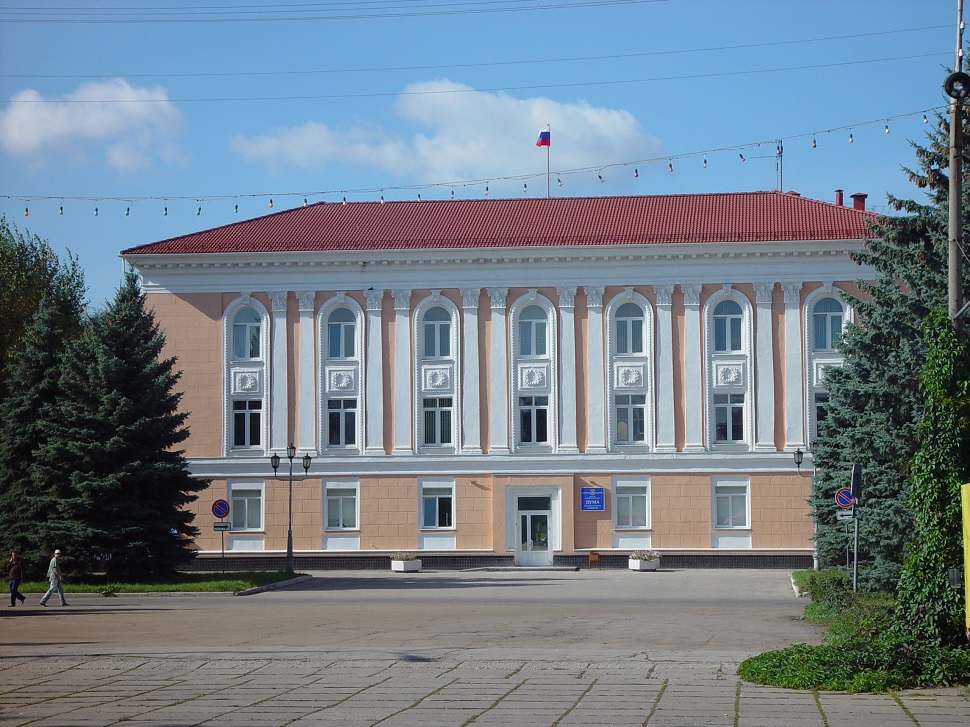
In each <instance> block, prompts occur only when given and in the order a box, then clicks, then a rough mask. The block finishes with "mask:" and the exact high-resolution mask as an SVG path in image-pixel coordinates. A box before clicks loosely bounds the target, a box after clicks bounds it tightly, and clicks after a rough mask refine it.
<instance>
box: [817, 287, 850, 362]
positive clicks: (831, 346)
mask: <svg viewBox="0 0 970 727" xmlns="http://www.w3.org/2000/svg"><path fill="white" fill-rule="evenodd" d="M844 317H845V311H844V310H843V308H842V303H840V302H839V301H838V300H836V299H835V298H822V299H821V300H819V301H818V302H817V303H816V304H815V306H814V308H812V349H813V350H814V351H834V350H836V346H837V344H838V342H839V339H840V338H841V337H842V321H843V319H844Z"/></svg>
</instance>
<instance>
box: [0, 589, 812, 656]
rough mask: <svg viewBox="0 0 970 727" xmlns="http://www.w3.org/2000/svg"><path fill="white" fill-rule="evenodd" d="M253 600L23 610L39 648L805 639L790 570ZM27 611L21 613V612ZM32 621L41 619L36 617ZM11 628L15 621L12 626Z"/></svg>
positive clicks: (279, 648) (662, 647) (759, 644)
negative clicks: (789, 576) (791, 583)
mask: <svg viewBox="0 0 970 727" xmlns="http://www.w3.org/2000/svg"><path fill="white" fill-rule="evenodd" d="M314 575H315V577H314V578H313V579H312V580H310V581H307V582H305V583H301V584H297V585H294V586H291V587H289V588H286V589H283V590H278V591H268V592H265V593H260V594H257V595H252V596H240V597H228V596H225V595H198V596H162V595H158V596H151V595H137V596H130V595H121V596H119V597H117V598H105V597H102V596H95V595H86V596H85V595H78V596H71V598H70V601H71V605H70V606H69V607H67V608H61V607H59V606H56V605H53V604H54V603H56V599H52V601H51V605H48V607H47V608H46V609H41V608H40V607H38V606H37V599H36V597H32V598H31V600H30V601H29V602H28V603H27V604H26V606H25V607H24V608H23V609H21V608H20V607H18V608H17V609H9V610H8V611H7V612H6V613H3V614H2V615H4V616H13V615H16V616H18V617H19V618H17V633H18V638H17V641H18V642H19V644H18V646H19V648H21V649H25V650H26V651H27V653H31V652H37V653H48V654H49V653H72V654H73V653H125V652H137V653H142V654H156V653H179V652H186V651H199V650H204V651H206V652H218V653H232V652H234V651H252V650H258V651H260V652H287V651H292V652H300V651H305V652H316V653H319V652H327V653H330V654H336V653H345V654H349V653H355V652H359V653H366V654H368V655H371V656H373V655H381V654H386V655H400V654H402V653H407V654H410V655H412V657H415V658H417V657H421V656H423V657H431V656H440V655H441V654H444V653H448V654H454V653H456V652H461V654H462V658H465V659H473V658H476V657H480V658H486V659H488V658H495V657H496V656H505V655H509V654H511V653H513V652H515V653H517V654H519V655H521V654H525V653H527V654H529V655H530V658H537V657H539V656H544V655H547V656H554V657H559V658H563V657H565V658H574V657H575V658H591V657H596V658H608V657H624V658H625V657H629V656H630V655H632V654H641V655H643V654H646V655H649V656H650V657H651V658H664V659H668V658H678V659H702V660H711V659H714V660H727V661H740V660H741V659H744V658H746V657H747V656H750V655H753V654H757V653H760V652H762V651H765V650H767V649H773V648H780V647H782V646H785V645H787V644H790V643H793V642H799V641H805V642H817V641H818V639H819V638H820V631H819V629H818V628H817V627H814V626H812V625H810V624H807V623H805V622H803V621H801V620H800V618H799V617H800V616H801V613H802V610H803V608H804V605H805V601H804V600H800V599H797V598H795V596H794V594H793V592H792V589H791V586H790V584H789V582H788V573H787V571H780V570H779V571H776V570H765V571H760V570H682V571H671V570H661V571H658V572H631V571H622V570H583V571H498V572H485V571H481V572H478V571H473V572H467V571H466V572H452V571H441V572H422V573H418V574H402V573H390V572H374V571H353V572H349V571H340V572H322V573H316V574H314ZM14 611H16V613H15V614H14V613H12V612H14ZM28 616H30V617H28ZM8 623H9V622H8Z"/></svg>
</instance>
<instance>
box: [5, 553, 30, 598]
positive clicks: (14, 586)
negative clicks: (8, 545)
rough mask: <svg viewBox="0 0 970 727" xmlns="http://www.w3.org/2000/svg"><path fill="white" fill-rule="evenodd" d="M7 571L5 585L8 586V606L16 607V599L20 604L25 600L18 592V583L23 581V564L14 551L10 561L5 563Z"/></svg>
mask: <svg viewBox="0 0 970 727" xmlns="http://www.w3.org/2000/svg"><path fill="white" fill-rule="evenodd" d="M7 570H8V578H7V584H8V585H9V586H10V605H11V606H16V605H17V599H18V598H19V599H20V602H21V603H23V602H24V601H26V600H27V599H26V598H25V597H24V594H23V593H21V592H20V590H19V588H20V582H21V581H22V580H23V579H24V564H23V561H21V560H20V554H19V553H18V552H17V551H16V550H15V551H14V552H13V553H11V554H10V560H9V561H7Z"/></svg>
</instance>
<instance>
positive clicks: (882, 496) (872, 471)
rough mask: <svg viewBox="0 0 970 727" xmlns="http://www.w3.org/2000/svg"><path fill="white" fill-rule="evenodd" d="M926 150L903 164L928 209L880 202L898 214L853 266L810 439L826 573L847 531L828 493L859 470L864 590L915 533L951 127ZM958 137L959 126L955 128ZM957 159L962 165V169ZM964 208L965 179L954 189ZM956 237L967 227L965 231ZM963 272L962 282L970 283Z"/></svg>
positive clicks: (881, 577)
mask: <svg viewBox="0 0 970 727" xmlns="http://www.w3.org/2000/svg"><path fill="white" fill-rule="evenodd" d="M938 121H939V123H938V124H937V125H936V127H935V128H934V129H933V130H932V131H930V132H929V133H928V134H927V137H926V143H925V145H920V144H916V143H912V144H911V145H912V147H913V148H914V150H915V152H916V157H917V162H918V164H917V166H916V169H909V168H904V171H905V172H906V173H907V174H908V176H909V178H910V180H911V181H912V182H914V183H915V184H916V186H917V187H919V188H921V189H924V190H926V201H925V202H918V201H915V200H909V199H901V198H897V197H894V196H891V195H890V196H889V197H888V200H889V203H890V204H891V205H892V206H893V207H894V208H895V209H896V210H897V211H899V212H901V213H902V214H899V215H895V216H888V217H883V218H881V219H880V220H879V222H878V223H876V224H873V225H872V231H873V237H872V239H871V240H869V241H867V243H866V248H865V250H863V251H862V252H859V253H853V254H852V257H853V259H854V260H855V261H856V262H858V263H860V264H866V265H871V266H872V267H873V268H874V269H875V271H876V279H875V281H868V282H865V281H863V282H860V288H861V291H862V297H861V299H859V300H855V299H851V298H848V297H846V301H847V302H848V303H850V304H851V305H852V306H853V307H854V308H855V311H856V320H855V322H854V323H850V324H848V325H847V326H846V330H845V332H844V335H843V338H842V341H841V344H840V350H841V351H842V353H843V354H844V357H845V364H844V366H843V367H841V368H839V369H830V370H829V371H828V372H827V375H826V386H827V388H828V390H829V395H830V399H829V409H828V417H827V419H826V420H825V421H824V422H822V423H821V424H820V426H819V433H818V437H817V439H816V440H815V441H814V442H813V443H812V453H813V456H814V461H815V465H816V477H815V480H814V482H813V489H812V496H811V499H810V504H811V506H812V511H813V515H814V517H815V522H816V527H817V531H816V538H815V542H816V548H817V550H818V554H819V561H820V563H821V564H822V565H823V566H833V565H837V564H840V563H843V562H845V555H846V546H847V545H848V543H849V538H850V537H851V535H850V534H849V533H847V530H846V528H845V526H844V524H842V523H838V522H837V521H836V520H835V510H836V509H837V506H836V504H835V500H834V495H835V491H836V490H837V489H838V488H839V487H847V486H848V485H849V478H850V473H851V470H852V464H853V463H858V464H859V465H860V466H861V467H862V469H863V493H862V502H861V506H859V507H857V509H856V512H857V516H858V517H859V550H860V552H859V561H860V571H859V579H860V583H861V584H862V586H863V587H866V588H872V589H875V588H882V589H892V588H893V587H894V586H895V584H896V581H897V579H898V578H899V574H900V569H901V567H902V562H903V553H904V545H905V543H906V542H907V541H908V540H909V539H910V537H912V529H913V517H912V512H911V510H910V508H909V477H910V464H911V462H912V459H913V456H914V455H915V453H916V447H917V425H918V421H919V417H920V412H921V411H922V395H921V394H920V391H919V375H920V371H921V370H922V368H923V365H924V364H925V361H926V342H925V340H924V337H923V335H922V333H921V332H920V325H921V323H922V321H923V319H924V318H925V317H926V315H927V314H928V312H929V311H930V310H934V309H944V308H946V300H947V273H946V269H947V214H948V185H949V180H948V178H947V176H946V168H947V166H948V164H949V125H948V123H947V122H946V120H945V119H942V118H941V119H939V120H938ZM964 127H965V133H966V123H965V121H964ZM968 162H970V154H968V153H967V150H966V148H965V151H964V165H963V169H964V170H965V172H966V171H970V163H968ZM963 191H964V200H963V205H964V208H965V209H970V179H968V178H966V174H965V179H964V183H963ZM963 234H964V239H970V227H968V226H967V225H966V224H964V233H963ZM968 273H970V271H968V270H967V269H965V270H964V286H965V287H967V286H968V282H970V274H968Z"/></svg>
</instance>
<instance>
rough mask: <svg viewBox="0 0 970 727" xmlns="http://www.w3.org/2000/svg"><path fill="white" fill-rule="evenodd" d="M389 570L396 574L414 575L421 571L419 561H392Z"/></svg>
mask: <svg viewBox="0 0 970 727" xmlns="http://www.w3.org/2000/svg"><path fill="white" fill-rule="evenodd" d="M391 570H392V571H396V572H398V573H416V572H417V571H419V570H421V559H420V558H418V559H417V560H392V561H391Z"/></svg>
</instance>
